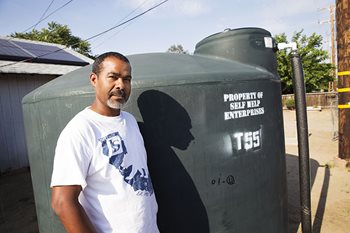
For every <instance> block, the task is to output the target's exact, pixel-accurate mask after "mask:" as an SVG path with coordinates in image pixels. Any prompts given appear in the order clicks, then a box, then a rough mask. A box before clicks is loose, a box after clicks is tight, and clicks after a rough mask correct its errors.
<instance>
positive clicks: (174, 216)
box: [137, 90, 209, 233]
mask: <svg viewBox="0 0 350 233" xmlns="http://www.w3.org/2000/svg"><path fill="white" fill-rule="evenodd" d="M137 103H138V107H139V109H140V113H141V115H142V119H143V123H139V125H140V130H141V133H142V134H143V137H144V140H145V146H146V150H147V154H148V167H149V170H150V173H151V176H152V183H153V186H154V190H155V193H156V198H157V202H158V226H159V230H160V232H162V233H186V232H189V233H193V232H201V233H209V222H208V215H207V212H206V209H205V207H204V204H203V202H202V200H201V198H200V196H199V193H198V191H197V189H196V186H195V184H194V182H193V180H192V178H191V176H190V175H189V174H188V173H187V171H186V169H185V167H184V166H183V164H182V162H181V160H180V159H179V157H178V155H177V154H176V153H175V151H174V150H173V149H172V147H175V148H177V149H179V150H182V151H185V150H186V149H187V148H188V146H189V145H190V143H191V142H193V141H194V140H195V136H194V135H192V134H191V132H190V129H191V128H192V126H191V119H190V117H189V115H188V113H187V111H186V110H185V108H183V107H182V106H181V105H180V104H179V103H178V102H177V101H176V100H174V99H173V98H172V97H170V96H169V95H167V94H165V93H163V92H160V91H156V90H149V91H145V92H143V93H142V94H141V95H140V96H139V98H138V100H137Z"/></svg>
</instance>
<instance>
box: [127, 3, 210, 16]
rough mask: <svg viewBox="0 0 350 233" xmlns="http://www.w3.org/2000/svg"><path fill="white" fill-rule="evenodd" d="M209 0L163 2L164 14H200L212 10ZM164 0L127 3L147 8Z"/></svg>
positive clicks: (135, 6) (143, 8) (134, 6)
mask: <svg viewBox="0 0 350 233" xmlns="http://www.w3.org/2000/svg"><path fill="white" fill-rule="evenodd" d="M208 1H209V0H173V1H171V0H170V1H168V2H166V3H165V4H163V6H162V7H161V8H162V10H161V11H162V14H165V15H176V16H179V14H180V15H184V16H199V15H202V14H205V13H207V12H209V11H210V7H209V3H208ZM161 2H162V0H129V1H126V2H125V3H126V4H127V5H129V6H131V7H133V8H135V9H136V8H141V9H142V10H146V9H148V8H150V7H152V6H155V5H157V4H159V3H161Z"/></svg>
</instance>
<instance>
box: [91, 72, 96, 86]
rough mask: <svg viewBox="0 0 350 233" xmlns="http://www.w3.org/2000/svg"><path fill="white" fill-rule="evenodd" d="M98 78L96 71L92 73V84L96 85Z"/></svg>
mask: <svg viewBox="0 0 350 233" xmlns="http://www.w3.org/2000/svg"><path fill="white" fill-rule="evenodd" d="M97 79H98V77H97V75H96V74H95V73H91V74H90V83H91V85H92V86H94V87H96V82H97Z"/></svg>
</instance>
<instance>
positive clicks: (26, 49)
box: [0, 39, 88, 65]
mask: <svg viewBox="0 0 350 233" xmlns="http://www.w3.org/2000/svg"><path fill="white" fill-rule="evenodd" d="M0 59H6V60H11V61H21V60H25V59H32V60H31V62H37V63H50V64H63V65H87V64H88V62H86V61H84V60H82V59H80V58H79V57H77V56H74V55H73V54H71V53H68V52H66V51H64V50H62V49H61V48H60V47H58V46H54V45H44V44H37V43H35V42H33V43H30V42H22V41H15V40H10V39H0Z"/></svg>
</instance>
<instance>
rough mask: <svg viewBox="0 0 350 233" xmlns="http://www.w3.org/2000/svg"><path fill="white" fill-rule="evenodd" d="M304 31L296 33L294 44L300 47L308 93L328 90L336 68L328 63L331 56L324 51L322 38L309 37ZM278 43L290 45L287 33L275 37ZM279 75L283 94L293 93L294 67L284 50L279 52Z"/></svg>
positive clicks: (299, 51) (316, 36)
mask: <svg viewBox="0 0 350 233" xmlns="http://www.w3.org/2000/svg"><path fill="white" fill-rule="evenodd" d="M302 33H303V30H301V31H299V32H295V33H294V35H293V36H292V42H296V43H297V45H298V53H299V55H300V57H301V61H302V64H303V69H304V79H305V88H306V92H314V91H320V90H321V89H327V88H328V82H331V81H333V77H332V71H333V70H334V67H333V65H332V64H331V63H328V62H327V60H328V59H329V54H328V52H327V51H325V50H323V49H322V36H320V35H317V34H316V33H313V34H312V35H311V36H309V37H307V36H306V35H303V34H302ZM275 40H276V42H277V43H282V42H284V43H289V41H288V39H287V36H286V34H285V33H282V34H278V35H276V36H275ZM277 62H278V73H279V75H280V77H281V82H282V92H283V94H291V93H293V84H292V75H293V73H292V66H291V59H290V54H289V53H288V52H287V51H286V50H285V49H284V50H280V51H278V52H277Z"/></svg>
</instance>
